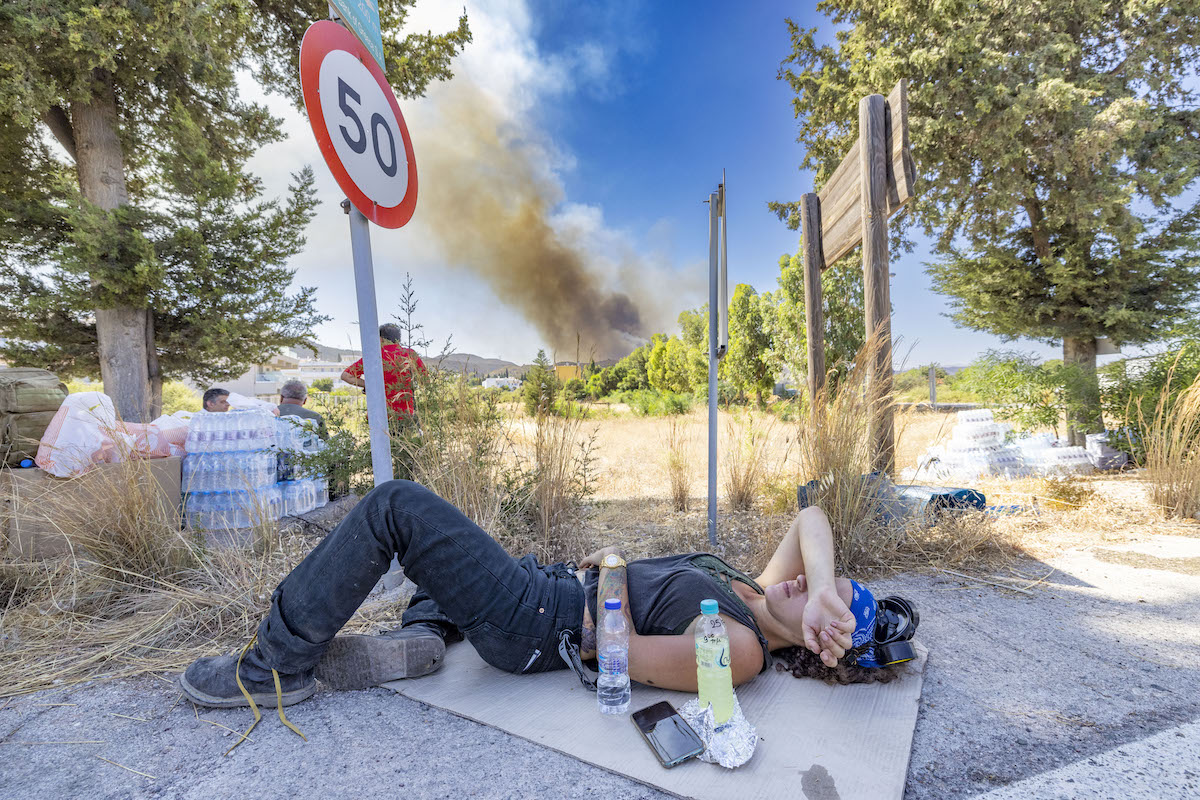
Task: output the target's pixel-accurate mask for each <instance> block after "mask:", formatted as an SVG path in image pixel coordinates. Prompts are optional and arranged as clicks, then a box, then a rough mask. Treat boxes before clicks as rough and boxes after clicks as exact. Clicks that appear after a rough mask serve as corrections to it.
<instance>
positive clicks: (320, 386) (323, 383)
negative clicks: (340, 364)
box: [309, 378, 333, 392]
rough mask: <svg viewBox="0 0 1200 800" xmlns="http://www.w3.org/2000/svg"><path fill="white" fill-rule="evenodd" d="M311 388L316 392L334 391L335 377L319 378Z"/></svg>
mask: <svg viewBox="0 0 1200 800" xmlns="http://www.w3.org/2000/svg"><path fill="white" fill-rule="evenodd" d="M309 388H310V389H312V390H313V391H314V392H332V391H333V378H317V379H316V380H315V381H313V382H312V386H310V387H309Z"/></svg>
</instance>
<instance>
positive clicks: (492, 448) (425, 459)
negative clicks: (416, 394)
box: [392, 377, 511, 530]
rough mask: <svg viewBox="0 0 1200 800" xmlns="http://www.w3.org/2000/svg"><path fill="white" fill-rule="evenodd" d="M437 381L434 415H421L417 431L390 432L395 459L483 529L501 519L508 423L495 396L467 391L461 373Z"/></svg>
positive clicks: (508, 446)
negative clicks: (439, 384) (441, 383)
mask: <svg viewBox="0 0 1200 800" xmlns="http://www.w3.org/2000/svg"><path fill="white" fill-rule="evenodd" d="M442 380H444V381H445V386H443V387H442V390H441V392H440V393H438V395H437V400H438V403H439V408H438V409H437V414H436V416H435V415H433V414H428V415H427V416H426V417H423V418H422V420H423V421H422V430H419V431H417V430H413V431H405V432H400V433H394V434H393V438H392V442H393V448H394V449H396V450H398V451H401V454H402V455H401V457H400V458H399V459H398V460H401V461H403V462H404V463H406V464H408V465H409V469H410V471H411V476H412V479H413V480H414V481H416V482H418V483H420V484H422V485H424V486H426V487H428V488H429V489H430V490H432V491H433V492H434V493H435V494H437V495H438V496H440V497H442V498H444V499H446V500H448V501H449V502H450V503H452V504H453V505H454V506H456V507H457V508H458V509H460V510H461V511H462V512H463V513H464V514H466V515H467V517H469V518H470V519H471V520H472V521H473V522H475V524H477V525H479V526H480V527H481V528H483V529H484V530H494V529H496V528H498V527H500V526H502V525H503V524H504V519H503V516H504V507H505V506H504V492H503V488H502V486H503V483H504V477H503V475H504V468H505V460H506V458H507V457H508V454H509V451H510V450H511V439H510V436H509V432H508V428H507V425H506V424H505V421H504V418H503V415H501V413H500V411H499V409H498V408H497V405H496V401H495V398H494V396H492V395H487V394H483V393H480V392H476V391H472V389H471V387H470V386H468V385H467V382H466V379H465V378H462V377H458V378H442ZM429 394H430V395H432V394H433V393H432V392H431V393H429ZM428 405H429V403H428V402H427V404H426V406H427V407H428ZM425 420H428V422H426V421H425Z"/></svg>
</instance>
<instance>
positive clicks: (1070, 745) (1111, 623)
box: [0, 536, 1200, 800]
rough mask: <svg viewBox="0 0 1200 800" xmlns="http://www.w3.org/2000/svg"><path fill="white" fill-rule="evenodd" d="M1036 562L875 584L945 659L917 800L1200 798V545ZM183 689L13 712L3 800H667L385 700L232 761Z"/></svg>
mask: <svg viewBox="0 0 1200 800" xmlns="http://www.w3.org/2000/svg"><path fill="white" fill-rule="evenodd" d="M1019 570H1020V572H1021V573H1022V574H1024V575H1026V576H1028V580H1027V581H1026V583H1033V582H1034V581H1036V580H1037V579H1039V578H1042V577H1043V576H1046V578H1045V580H1044V581H1042V582H1040V583H1036V585H1034V586H1032V587H1031V588H1029V590H1028V591H1029V592H1030V594H1028V595H1027V594H1022V593H1018V592H1014V591H1008V590H1004V589H999V588H995V587H993V586H989V585H986V584H983V583H973V582H970V581H966V580H963V579H960V578H957V577H955V576H949V575H946V574H943V573H935V574H931V575H907V576H899V577H896V578H893V579H890V580H886V581H881V582H876V583H875V584H873V586H874V587H876V590H877V591H882V592H883V593H889V592H896V593H903V594H905V595H906V596H908V597H909V598H911V599H912V600H914V601H915V602H916V603H917V605H918V607H919V609H920V611H921V629H920V632H921V636H920V638H921V639H922V641H923V642H924V643H925V644H926V646H928V647H929V650H930V658H929V664H928V666H927V669H926V678H925V686H924V692H923V695H922V701H921V711H920V716H919V719H918V722H917V729H916V733H915V738H914V744H913V751H912V760H911V763H910V766H909V773H908V786H907V790H906V793H905V796H906V797H907V798H913V799H914V800H916V799H922V800H923V799H924V798H956V797H973V796H977V795H981V794H987V793H989V792H993V791H994V792H996V794H995V795H994V797H997V798H999V797H1043V796H1044V797H1059V796H1062V797H1070V796H1089V797H1090V796H1122V797H1135V796H1143V795H1140V794H1139V792H1138V791H1137V788H1136V787H1138V786H1140V787H1142V792H1146V794H1145V795H1144V796H1156V797H1185V796H1195V795H1196V794H1198V793H1200V789H1197V783H1196V782H1197V780H1198V779H1197V777H1196V774H1195V773H1196V770H1194V769H1193V770H1191V772H1189V771H1188V769H1189V768H1188V767H1187V765H1186V764H1184V765H1183V769H1182V770H1181V768H1180V765H1179V763H1178V757H1177V756H1174V755H1172V754H1173V753H1174V752H1176V751H1178V752H1184V753H1186V752H1191V753H1192V754H1193V755H1194V754H1195V752H1197V749H1196V747H1197V739H1198V737H1200V726H1197V725H1194V724H1192V725H1189V724H1187V723H1193V722H1196V721H1197V720H1200V626H1197V625H1196V624H1195V622H1194V621H1195V619H1196V618H1197V617H1198V616H1200V580H1197V578H1196V576H1197V574H1200V539H1190V538H1182V537H1168V536H1160V537H1155V538H1154V539H1153V540H1151V541H1149V542H1143V543H1139V544H1133V545H1120V546H1105V547H1101V548H1092V549H1090V550H1087V551H1073V552H1069V553H1066V554H1063V555H1061V556H1059V557H1057V558H1055V559H1053V560H1051V561H1049V562H1047V563H1041V562H1036V561H1026V562H1023V563H1021V564H1020V565H1019ZM1051 570H1053V572H1051ZM1047 573H1050V574H1049V575H1048V576H1047ZM459 646H465V645H459ZM179 696H180V695H179V692H178V691H177V690H176V689H175V688H174V687H173V686H172V685H171V684H170V683H169V682H167V681H165V680H157V679H153V678H145V679H140V680H134V681H122V682H117V683H110V684H101V685H96V686H87V687H76V688H73V689H70V690H66V691H61V692H42V693H40V694H38V695H33V696H26V697H21V698H17V699H14V700H13V701H11V702H10V703H9V704H8V705H7V706H4V705H3V703H0V706H3V707H2V708H0V797H2V798H10V797H11V798H31V797H39V798H40V797H45V798H57V797H73V798H101V797H104V798H125V797H130V798H132V797H160V796H161V797H179V798H197V800H199V799H200V798H203V799H204V800H211V798H214V797H218V798H226V797H238V796H241V795H245V796H249V797H284V796H299V797H310V796H313V797H315V796H319V797H323V798H342V797H345V798H350V797H353V798H361V797H371V796H387V797H394V796H404V797H422V798H424V797H428V798H440V797H460V796H463V797H478V798H517V797H544V798H559V797H562V798H567V797H570V798H587V797H606V798H643V797H644V798H658V797H666V795H663V794H661V793H659V792H657V791H654V790H651V789H648V788H646V787H644V786H642V785H640V784H637V783H634V782H632V781H629V780H626V779H624V778H622V777H620V776H617V775H613V774H611V773H608V772H604V771H602V770H599V769H596V768H594V767H590V766H588V765H586V764H583V763H581V762H578V761H576V760H574V759H572V758H569V757H566V756H562V755H559V754H557V753H554V752H551V751H548V750H545V749H543V748H541V747H538V746H536V745H532V744H529V743H527V742H524V741H522V740H519V739H516V738H513V737H511V736H509V735H507V734H505V733H503V732H501V731H498V730H495V729H492V728H488V727H485V726H482V725H478V724H476V723H473V722H468V721H466V720H463V719H460V718H458V717H455V716H453V715H451V714H447V713H445V712H442V711H439V710H437V709H433V708H429V707H428V706H425V705H423V704H420V703H416V702H413V701H410V700H407V699H405V698H403V697H400V696H399V695H396V694H395V693H393V692H390V691H387V690H383V689H374V690H369V691H363V692H347V693H340V694H336V693H331V692H321V693H319V694H318V695H317V696H316V697H315V698H313V699H312V700H310V701H308V702H305V703H302V704H300V705H298V706H293V707H292V708H291V709H290V710H289V711H288V716H289V718H290V719H291V720H292V721H293V722H295V723H296V724H297V725H298V726H299V727H300V728H301V729H302V730H303V731H304V732H305V733H306V734H307V735H308V737H309V741H308V742H307V743H305V742H302V741H301V740H300V739H299V738H297V737H296V736H295V735H294V734H292V733H291V732H290V731H288V730H286V729H285V728H283V727H282V726H281V725H280V724H279V720H278V718H277V717H276V716H274V714H271V713H269V714H268V715H266V716H264V719H263V721H262V722H261V723H260V724H259V725H258V727H257V728H256V730H255V732H254V734H253V739H254V741H252V742H247V743H245V744H243V745H242V746H241V747H240V748H239V749H238V750H236V751H235V752H234V753H233V754H232V755H231V756H229V757H223V755H222V754H223V753H224V751H225V750H226V749H227V748H228V747H229V745H230V744H231V743H232V741H234V736H235V734H233V733H231V732H230V731H229V730H227V728H232V729H237V730H238V731H240V730H242V729H243V728H244V727H245V726H246V725H247V724H248V723H249V721H250V719H251V716H250V714H249V713H248V712H247V711H246V710H236V711H204V712H203V713H199V714H197V713H196V712H195V711H194V710H193V708H192V706H191V705H190V704H187V703H177V702H176V701H177V699H178V698H179ZM55 704H66V705H55ZM222 726H225V727H222ZM52 742H72V743H71V744H53V743H52ZM81 742H89V743H81ZM1172 748H1174V749H1172ZM1156 754H1158V757H1156ZM102 759H106V760H107V761H106V760H102ZM1192 760H1193V763H1194V761H1195V759H1194V758H1193V759H1192ZM109 762H115V763H109ZM118 765H120V766H118ZM126 768H127V769H126ZM130 770H137V771H139V772H142V773H146V775H150V776H153V777H144V776H142V775H138V774H135V773H134V772H132V771H130ZM1022 781H1025V782H1024V783H1022ZM1122 781H1124V783H1122ZM1189 781H1190V783H1189ZM1126 785H1128V787H1131V788H1122V787H1124V786H1126ZM1006 787H1007V788H1006ZM1148 787H1155V790H1151V789H1150V788H1148ZM1152 791H1153V794H1151V793H1150V792H1152ZM384 793H386V794H384ZM797 796H802V790H801V787H799V786H798V787H797Z"/></svg>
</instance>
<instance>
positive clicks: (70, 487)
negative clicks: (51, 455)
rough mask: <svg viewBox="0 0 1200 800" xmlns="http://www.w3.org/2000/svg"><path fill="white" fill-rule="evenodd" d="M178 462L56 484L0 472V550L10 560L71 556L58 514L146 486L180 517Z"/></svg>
mask: <svg viewBox="0 0 1200 800" xmlns="http://www.w3.org/2000/svg"><path fill="white" fill-rule="evenodd" d="M181 467H182V459H180V458H178V457H175V458H154V459H147V460H145V461H137V462H130V463H120V464H98V465H96V466H95V467H93V468H92V469H90V470H88V471H87V472H86V473H84V474H83V475H82V476H80V477H78V478H55V477H54V476H53V475H50V474H49V473H46V472H43V471H42V470H40V469H36V468H34V469H13V470H9V469H4V470H0V540H2V541H0V550H2V551H3V552H4V554H5V555H6V556H8V557H9V558H18V559H26V560H34V559H43V558H52V557H54V556H61V555H66V554H68V553H70V552H71V547H70V544H69V543H68V541H67V539H66V536H64V535H63V533H62V531H61V530H60V529H59V526H58V525H56V524H55V517H56V514H61V513H63V511H62V510H63V509H68V510H70V511H68V512H67V513H71V511H74V512H78V513H85V514H86V513H87V511H88V508H89V506H94V505H95V503H96V498H97V497H102V496H104V495H105V494H114V493H118V492H123V491H124V492H128V491H130V488H129V487H130V484H131V483H133V482H142V481H149V482H150V485H151V486H152V487H153V490H154V491H156V492H158V493H159V494H160V496H161V501H162V503H163V505H164V507H165V508H167V509H169V510H170V509H173V513H175V514H178V512H179V507H180V500H181V496H180V484H181V482H182V474H181Z"/></svg>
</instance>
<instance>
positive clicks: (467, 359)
mask: <svg viewBox="0 0 1200 800" xmlns="http://www.w3.org/2000/svg"><path fill="white" fill-rule="evenodd" d="M425 363H426V364H429V365H430V366H435V367H438V368H440V369H442V370H443V371H445V372H455V373H460V374H463V373H465V374H467V375H474V376H476V377H478V378H486V377H488V376H493V377H495V376H496V375H503V374H504V370H506V369H507V370H508V374H509V376H510V377H513V378H519V377H521V376H523V375H524V374H525V371H526V370H527V369H529V367H528V366H521V365H519V364H514V363H513V362H511V361H505V360H504V359H502V358H484V357H483V356H477V355H474V354H472V353H451V354H450V355H448V356H445V357H444V358H441V357H437V356H434V357H431V358H427V359H425Z"/></svg>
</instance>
